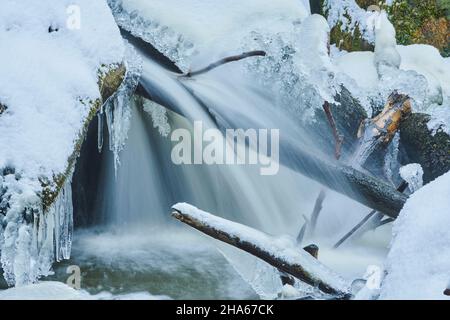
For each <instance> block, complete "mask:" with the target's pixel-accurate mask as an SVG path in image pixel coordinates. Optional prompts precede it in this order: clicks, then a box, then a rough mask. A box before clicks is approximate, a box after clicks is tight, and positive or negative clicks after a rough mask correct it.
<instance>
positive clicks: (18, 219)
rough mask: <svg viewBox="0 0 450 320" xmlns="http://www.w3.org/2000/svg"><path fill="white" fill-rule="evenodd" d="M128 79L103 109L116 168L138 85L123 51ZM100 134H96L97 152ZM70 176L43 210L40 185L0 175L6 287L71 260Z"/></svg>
mask: <svg viewBox="0 0 450 320" xmlns="http://www.w3.org/2000/svg"><path fill="white" fill-rule="evenodd" d="M125 58H126V68H127V74H126V77H125V80H124V81H123V83H122V85H121V87H120V88H119V90H118V91H117V93H116V94H115V95H114V96H113V97H111V99H109V100H108V101H107V102H106V103H105V104H104V106H102V109H101V110H102V111H101V115H99V119H100V120H99V121H100V124H101V125H100V126H99V127H100V128H101V127H103V125H102V120H101V119H102V118H103V113H105V114H106V120H107V125H108V128H109V136H110V149H111V150H112V151H113V153H114V157H115V162H116V165H118V164H119V152H120V150H121V149H122V148H123V145H124V143H125V140H126V138H127V132H128V128H129V120H130V116H131V112H130V108H129V106H128V101H129V100H130V98H131V96H132V94H133V92H134V90H135V88H136V86H137V84H138V82H139V77H140V73H141V69H142V61H141V59H140V57H139V56H138V54H137V53H136V52H135V51H134V50H133V49H132V47H131V46H129V45H128V46H127V52H126V57H125ZM102 137H103V133H102V132H99V148H101V146H102V144H103V141H102ZM71 183H72V173H71V174H69V175H68V176H67V178H66V180H65V183H64V185H63V186H62V188H61V189H60V190H59V192H58V196H57V198H56V199H55V201H54V202H53V204H52V205H51V206H50V208H48V209H47V210H46V211H44V208H43V206H42V201H41V200H40V199H39V196H38V194H39V191H40V190H41V188H42V187H41V183H40V182H39V181H34V180H30V179H28V178H26V177H20V175H18V174H17V173H14V172H11V173H8V174H4V175H0V213H2V214H0V251H1V258H0V260H1V264H2V268H3V275H4V278H5V280H6V282H7V283H8V285H11V286H12V285H16V286H20V285H26V284H29V283H33V282H36V281H37V280H38V279H39V278H40V277H42V276H47V275H50V274H51V273H52V271H51V268H52V264H53V263H54V262H55V261H57V262H58V261H61V260H64V259H69V258H70V253H71V247H72V234H73V205H72V188H71Z"/></svg>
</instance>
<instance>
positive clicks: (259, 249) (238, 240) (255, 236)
mask: <svg viewBox="0 0 450 320" xmlns="http://www.w3.org/2000/svg"><path fill="white" fill-rule="evenodd" d="M172 209H173V210H174V211H173V212H172V216H173V217H174V218H176V219H177V220H179V221H181V222H183V223H185V224H187V225H189V226H191V227H193V228H195V229H197V230H199V231H201V232H203V233H205V234H207V235H208V236H210V237H213V238H215V239H217V240H220V241H222V242H225V243H227V244H230V245H232V246H234V247H237V248H239V249H241V250H243V251H245V252H248V253H250V254H252V255H254V256H256V257H258V258H260V259H261V260H263V261H265V262H267V263H268V264H270V265H272V266H273V267H275V268H277V269H279V270H280V271H282V272H285V273H288V274H290V275H292V276H294V277H295V278H297V279H299V280H300V281H303V282H305V283H307V284H309V285H312V286H316V287H317V288H319V290H321V291H322V292H324V293H327V294H332V295H336V296H339V297H340V298H349V286H348V284H347V283H346V281H345V280H344V279H343V278H341V277H340V276H338V275H337V274H335V273H334V272H333V271H332V270H330V269H328V268H327V267H326V266H325V265H323V264H321V263H320V262H319V261H318V260H317V259H315V258H313V257H312V256H311V255H309V254H306V253H302V252H301V251H302V250H296V249H294V247H293V248H290V249H289V248H286V245H285V244H282V245H279V244H278V243H277V241H276V239H275V238H273V237H272V236H269V235H268V234H266V233H263V232H261V231H258V230H255V229H252V228H250V227H247V226H243V225H241V224H238V223H235V222H232V221H228V220H225V219H222V218H219V217H216V216H214V215H211V214H209V213H206V212H204V211H200V210H198V209H197V208H195V207H192V206H190V205H187V204H178V205H175V206H174V207H173V208H172ZM280 252H282V253H283V254H280Z"/></svg>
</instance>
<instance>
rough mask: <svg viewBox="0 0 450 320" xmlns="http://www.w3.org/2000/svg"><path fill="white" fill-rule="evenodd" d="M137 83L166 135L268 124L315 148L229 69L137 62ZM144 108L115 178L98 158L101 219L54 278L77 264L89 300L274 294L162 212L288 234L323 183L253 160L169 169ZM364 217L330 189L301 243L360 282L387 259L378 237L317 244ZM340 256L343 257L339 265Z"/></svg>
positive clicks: (268, 276) (259, 274) (235, 260)
mask: <svg viewBox="0 0 450 320" xmlns="http://www.w3.org/2000/svg"><path fill="white" fill-rule="evenodd" d="M141 82H142V83H143V85H144V87H145V89H146V90H147V91H148V92H149V93H151V95H152V97H153V98H154V99H155V100H157V101H160V102H164V104H165V105H166V106H170V108H171V109H172V110H175V111H177V112H178V113H180V114H182V115H184V117H182V116H180V115H179V114H176V113H174V112H172V111H167V114H166V115H165V117H167V121H168V123H167V124H168V125H170V128H171V130H174V129H177V128H185V129H187V130H189V131H190V132H193V126H192V123H193V121H199V120H200V121H202V123H203V125H204V127H205V128H219V129H222V130H223V129H224V128H242V129H248V128H254V129H272V128H276V129H280V139H281V140H288V139H289V140H291V141H292V140H295V142H296V144H298V145H300V146H301V147H302V148H308V150H310V151H311V152H317V153H318V154H319V153H320V150H317V151H313V150H315V149H316V148H315V146H314V145H313V143H311V142H310V141H311V136H310V135H309V134H307V133H306V132H304V131H302V129H301V126H300V125H298V123H296V122H295V120H293V118H291V117H289V114H287V113H285V112H284V111H283V110H279V109H275V105H276V104H275V102H274V100H273V97H271V96H269V95H267V94H266V93H265V92H264V91H263V90H262V89H261V88H258V86H257V85H255V84H253V83H252V82H251V80H249V79H247V78H246V76H245V75H244V74H242V73H241V72H240V71H239V69H238V68H236V66H233V65H228V66H224V67H222V68H221V69H220V70H215V71H213V72H211V73H208V74H205V75H201V76H198V77H196V78H195V79H180V78H179V77H178V75H175V74H173V73H171V72H169V71H167V70H165V69H164V68H162V67H161V66H159V65H158V64H157V63H156V62H154V61H152V60H151V59H145V60H144V69H143V78H142V81H141ZM147 103H148V102H147ZM145 104H146V102H144V101H143V99H141V98H133V99H132V100H131V103H130V108H131V119H130V121H131V123H130V130H129V132H128V139H127V142H126V145H125V147H124V149H123V150H122V152H121V153H120V165H119V166H118V168H117V172H115V166H114V164H115V160H114V155H113V154H112V153H110V152H108V154H107V156H106V157H104V158H103V163H102V166H101V168H102V172H101V174H100V176H101V181H100V190H102V192H101V193H99V194H98V195H96V199H97V200H96V204H97V205H96V209H95V212H93V213H92V214H93V215H96V216H97V217H98V219H97V221H101V223H100V224H98V225H96V226H92V227H91V228H89V229H87V230H78V231H77V232H76V233H75V235H74V239H75V240H74V243H73V251H72V258H71V260H69V261H66V262H64V263H60V264H58V265H57V266H56V267H55V272H56V273H55V276H54V277H53V278H56V279H58V280H64V279H66V278H67V276H68V275H67V274H66V273H65V271H66V268H67V266H69V265H73V264H75V265H78V266H80V268H81V271H82V276H83V278H82V283H81V286H82V288H83V289H86V290H88V291H89V292H90V293H99V292H102V291H108V292H111V293H114V294H124V293H130V292H141V291H146V292H150V293H151V294H157V295H166V296H169V297H171V298H187V299H198V298H204V299H205V298H206V299H214V298H224V299H236V298H255V297H262V298H274V297H276V294H277V292H279V291H280V289H281V282H280V279H279V276H278V274H277V272H276V270H274V269H273V268H272V267H270V266H268V265H266V264H265V263H263V262H261V261H259V260H258V259H256V258H254V257H252V256H249V255H247V254H245V253H242V252H239V251H238V250H237V249H234V248H231V247H228V246H226V245H223V244H220V243H218V242H217V241H215V240H212V239H210V238H207V237H206V236H203V235H199V234H198V232H196V231H195V230H192V229H190V228H188V227H186V226H183V225H180V224H179V223H178V222H176V221H173V219H172V218H171V217H170V207H171V206H172V205H173V204H175V203H178V202H188V203H191V204H193V205H195V206H197V207H199V208H201V209H203V210H205V211H209V212H211V213H214V214H217V215H219V216H222V217H225V218H227V219H231V220H233V221H237V222H240V223H244V224H246V225H249V226H252V227H255V228H257V229H260V230H263V231H265V232H268V233H271V234H274V235H288V236H291V237H296V236H297V234H298V232H299V230H300V228H301V226H302V224H303V223H304V218H303V216H304V215H306V216H309V215H310V213H311V212H312V208H313V206H314V201H315V199H316V197H317V195H318V194H319V191H320V189H321V187H320V186H319V185H318V184H317V183H315V182H313V181H311V180H309V179H307V178H305V177H303V176H302V175H300V174H298V173H297V172H294V171H292V170H291V169H289V168H288V167H286V166H284V165H281V166H280V170H279V172H278V174H276V175H274V176H262V175H260V171H259V167H258V166H255V165H239V166H238V165H231V166H229V165H211V166H210V165H181V166H177V165H175V164H173V162H172V160H171V150H172V147H173V145H174V143H173V142H171V140H170V136H169V137H164V136H162V135H161V134H160V132H159V131H160V130H158V128H155V127H154V122H155V119H154V118H153V119H152V117H151V116H150V114H149V113H147V112H145V111H144V110H143V109H145ZM167 124H166V125H167ZM103 152H107V151H103ZM249 152H254V151H249ZM284 161H288V162H289V161H294V160H290V159H284ZM366 210H367V209H366V208H364V207H363V206H362V205H359V204H357V203H356V202H354V201H351V200H348V199H346V198H345V197H343V196H340V195H338V194H335V193H334V192H331V191H330V192H329V193H328V197H327V198H326V201H325V203H324V209H323V211H322V213H321V216H320V219H319V225H318V229H317V232H316V237H315V238H314V239H311V240H310V241H311V242H314V243H317V244H319V245H320V246H321V256H322V260H323V261H324V262H325V263H327V264H328V265H330V266H331V267H332V268H335V269H336V270H337V271H342V272H344V274H343V275H344V276H346V277H348V278H349V279H353V278H355V277H358V276H360V275H362V274H363V273H364V271H365V268H366V266H367V265H368V264H370V263H372V264H373V263H379V262H380V260H379V259H380V257H381V256H383V255H384V253H385V251H384V249H383V247H384V246H385V243H383V241H382V240H380V239H383V236H376V239H377V241H378V245H375V246H374V248H372V249H369V250H361V249H358V248H353V249H352V250H351V251H345V250H343V251H342V252H341V253H340V254H336V253H335V252H333V251H330V250H327V249H326V248H327V247H329V246H330V245H331V244H332V243H334V241H336V240H337V239H338V238H339V237H340V236H341V235H342V234H343V233H345V232H346V231H347V230H349V229H350V228H351V226H352V224H354V223H355V221H357V220H358V219H360V217H361V216H362V215H363V214H365V213H366ZM75 219H77V217H76V216H75ZM344 256H347V258H343V257H344ZM342 259H343V260H342ZM342 261H347V263H345V266H343V265H342ZM350 261H351V263H350ZM349 266H350V267H349Z"/></svg>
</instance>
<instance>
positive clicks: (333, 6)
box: [325, 0, 375, 43]
mask: <svg viewBox="0 0 450 320" xmlns="http://www.w3.org/2000/svg"><path fill="white" fill-rule="evenodd" d="M325 8H326V10H327V12H328V24H329V25H330V26H336V25H337V24H338V22H340V23H341V25H340V27H341V29H342V30H343V31H349V32H353V31H354V30H355V28H356V27H358V28H359V29H360V31H361V33H362V36H363V37H364V38H365V39H366V40H368V41H369V42H371V43H373V42H374V41H375V36H374V32H373V31H374V30H373V24H371V21H372V20H371V18H372V15H373V13H372V12H368V11H366V10H364V9H362V8H361V7H360V6H359V5H358V4H357V3H356V1H355V0H326V1H325Z"/></svg>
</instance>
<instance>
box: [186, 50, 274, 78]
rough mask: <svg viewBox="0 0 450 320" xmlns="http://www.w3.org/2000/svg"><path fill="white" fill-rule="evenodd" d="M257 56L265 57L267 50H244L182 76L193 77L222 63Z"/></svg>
mask: <svg viewBox="0 0 450 320" xmlns="http://www.w3.org/2000/svg"><path fill="white" fill-rule="evenodd" d="M257 56H259V57H264V56H266V52H265V51H262V50H257V51H249V52H244V53H242V54H239V55H236V56H231V57H226V58H223V59H220V60H219V61H216V62H214V63H211V64H210V65H208V66H207V67H205V68H203V69H200V70H197V71H189V72H188V73H186V74H184V75H182V76H181V77H186V78H191V77H194V76H198V75H200V74H203V73H206V72H208V71H211V70H213V69H215V68H217V67H220V66H221V65H224V64H226V63H230V62H234V61H239V60H243V59H246V58H249V57H257Z"/></svg>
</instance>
